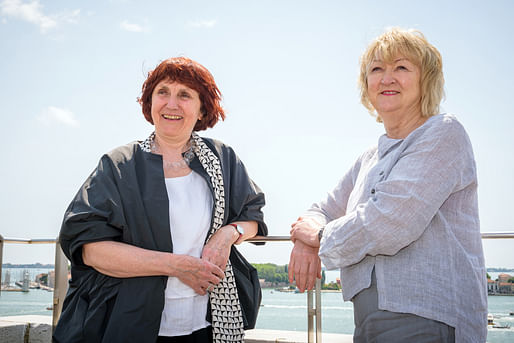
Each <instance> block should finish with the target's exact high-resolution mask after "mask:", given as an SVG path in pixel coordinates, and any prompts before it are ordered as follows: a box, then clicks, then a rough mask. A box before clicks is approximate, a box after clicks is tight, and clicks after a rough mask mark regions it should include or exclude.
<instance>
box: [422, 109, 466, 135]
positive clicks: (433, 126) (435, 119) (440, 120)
mask: <svg viewBox="0 0 514 343" xmlns="http://www.w3.org/2000/svg"><path fill="white" fill-rule="evenodd" d="M426 124H428V125H426V126H427V130H431V131H439V132H441V134H445V133H447V132H448V131H450V132H452V133H459V132H460V133H463V134H465V133H466V130H465V129H464V126H463V125H462V123H461V122H460V121H459V120H458V119H457V116H456V115H455V114H452V113H441V114H437V115H435V116H432V117H430V118H429V119H428V120H427V122H426Z"/></svg>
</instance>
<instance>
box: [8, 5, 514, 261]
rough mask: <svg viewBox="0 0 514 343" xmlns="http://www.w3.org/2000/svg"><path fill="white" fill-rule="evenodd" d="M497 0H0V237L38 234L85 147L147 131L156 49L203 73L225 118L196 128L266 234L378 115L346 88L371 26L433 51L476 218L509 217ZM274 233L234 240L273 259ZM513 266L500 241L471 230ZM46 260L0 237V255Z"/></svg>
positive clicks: (507, 63)
mask: <svg viewBox="0 0 514 343" xmlns="http://www.w3.org/2000/svg"><path fill="white" fill-rule="evenodd" d="M512 13H514V2H512V1H490V2H487V3H485V2H483V1H439V0H436V1H430V2H427V1H423V2H421V1H390V2H387V3H384V2H382V1H380V2H379V1H358V2H357V1H355V2H346V1H316V2H315V1H277V0H274V1H232V2H229V1H216V2H215V1H189V2H185V1H128V0H126V1H122V0H118V1H116V0H112V1H87V2H86V1H76V0H66V1H64V0H60V1H46V0H41V1H32V0H0V61H1V64H0V100H1V106H2V110H1V118H2V125H0V137H2V139H3V141H4V143H3V144H2V152H3V153H2V155H3V163H2V166H3V167H2V168H1V169H0V186H1V190H2V192H1V195H0V208H1V212H0V213H1V215H2V216H1V217H2V227H1V228H0V234H2V235H3V236H5V237H24V238H28V237H30V238H54V237H56V236H57V234H58V231H59V228H60V223H61V220H62V215H63V213H64V210H65V208H66V207H67V205H68V203H69V202H70V200H71V199H72V197H73V196H74V194H75V193H76V191H77V189H78V187H79V186H80V185H81V184H82V182H83V181H84V180H85V178H86V177H87V176H88V175H89V173H90V172H91V171H92V170H93V168H94V167H95V166H96V163H97V161H98V159H99V158H100V156H101V155H102V154H103V153H104V152H107V151H109V150H111V149H112V148H114V147H116V146H119V145H122V144H125V143H127V142H130V141H133V140H136V139H144V138H146V136H147V135H148V134H149V133H150V132H151V131H152V127H151V125H149V124H148V123H147V122H146V121H145V120H144V118H143V116H142V115H141V110H140V107H139V105H138V104H137V103H136V97H137V96H138V95H139V94H140V90H141V84H142V82H143V81H144V79H145V75H146V73H147V72H148V71H149V70H150V69H152V68H153V67H155V65H156V64H157V63H159V62H160V61H162V60H163V59H166V58H168V57H171V56H177V55H183V56H188V57H191V58H193V59H195V60H197V61H199V62H200V63H202V64H203V65H204V66H206V67H207V68H208V69H209V70H210V71H211V72H212V74H213V75H214V77H215V79H216V81H217V83H218V86H219V88H220V89H221V91H222V93H223V96H224V98H223V99H224V106H225V108H226V109H227V119H226V121H225V122H221V123H219V124H218V126H217V127H216V128H215V129H212V130H208V131H206V132H203V133H202V134H203V135H205V136H210V137H215V138H218V139H220V140H223V141H225V142H226V143H228V144H230V145H232V146H233V147H234V148H235V149H236V151H237V152H238V153H239V155H240V157H241V158H242V160H243V161H244V162H245V164H246V166H247V168H248V170H249V171H250V174H251V176H252V177H253V178H254V180H255V181H256V182H257V183H258V184H259V186H260V187H261V188H262V189H263V190H264V191H265V193H266V196H267V203H268V204H267V206H266V208H265V216H266V221H267V223H268V225H269V229H270V234H272V235H286V234H288V232H289V225H290V223H291V222H292V221H293V220H295V219H296V217H297V216H298V215H299V214H300V213H301V212H302V211H303V210H304V209H305V208H307V207H308V206H309V205H310V204H311V203H312V202H314V201H317V200H318V199H319V198H320V197H322V196H323V195H324V194H325V193H326V192H327V191H328V190H330V189H331V188H332V187H333V186H335V184H336V183H337V180H338V179H339V177H341V176H342V174H343V173H344V172H345V171H346V170H347V169H348V168H349V166H350V165H351V163H352V162H353V161H354V160H355V159H356V158H357V156H358V155H359V154H360V153H361V152H362V151H364V149H366V148H368V147H370V146H371V145H374V144H376V142H377V139H378V137H379V135H381V134H382V133H383V128H382V126H381V125H380V124H377V123H376V122H375V121H374V119H373V118H372V117H370V116H369V115H368V114H367V112H366V110H365V109H364V107H363V106H362V105H360V103H359V95H358V90H357V87H356V80H357V72H358V59H359V57H360V54H361V53H362V52H363V50H364V48H365V47H366V46H367V44H368V43H369V42H370V40H371V39H373V38H374V37H375V36H377V35H378V34H380V33H381V32H382V31H383V30H384V29H385V28H386V27H390V26H400V27H403V28H416V29H419V30H421V31H422V32H423V33H424V34H425V35H426V37H427V38H428V40H429V41H430V42H432V43H433V44H434V45H435V46H436V47H437V48H438V49H439V50H440V52H441V54H442V56H443V61H444V72H445V77H446V88H445V89H446V101H444V102H443V104H442V108H443V110H444V111H445V112H451V113H455V114H456V115H457V116H458V118H459V119H460V120H461V121H462V123H463V124H464V125H465V127H466V129H467V131H468V133H469V136H470V138H471V141H472V143H473V146H474V149H475V157H476V161H477V166H478V176H479V184H480V186H479V197H480V199H479V200H480V215H481V223H482V232H487V231H506V230H509V231H514V223H513V212H514V211H513V210H512V205H511V197H512V193H513V191H514V181H513V176H514V154H513V153H512V151H511V150H512V148H513V147H514V138H513V135H512V133H511V131H512V128H513V127H514V116H513V115H514V112H513V110H512V105H511V102H512V97H513V91H514V87H513V86H512V82H513V81H512V80H513V79H514V68H513V67H512V66H511V64H512V62H511V59H512V56H514V51H513V46H514V44H513V43H514V39H513V34H514V22H513V20H512ZM290 247H291V245H290V244H289V243H281V244H268V245H267V246H266V247H249V246H248V245H246V246H245V247H243V250H244V252H245V254H246V255H247V256H248V257H249V259H250V261H252V262H275V263H279V264H284V263H287V261H288V258H289V252H290ZM484 249H485V256H486V265H487V266H491V267H492V266H497V267H501V266H502V267H514V240H507V241H505V240H504V241H484ZM36 261H39V262H42V263H52V262H53V249H52V248H50V247H42V246H23V245H6V246H5V248H4V262H11V263H25V262H27V263H29V262H36Z"/></svg>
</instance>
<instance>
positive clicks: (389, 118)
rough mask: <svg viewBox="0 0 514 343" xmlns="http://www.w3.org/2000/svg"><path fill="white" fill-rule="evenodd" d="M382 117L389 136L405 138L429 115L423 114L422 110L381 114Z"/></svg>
mask: <svg viewBox="0 0 514 343" xmlns="http://www.w3.org/2000/svg"><path fill="white" fill-rule="evenodd" d="M381 118H382V121H383V122H384V128H385V130H386V134H387V137H389V138H393V139H404V138H405V137H407V136H408V135H409V134H410V133H411V132H412V131H414V130H416V129H417V128H418V127H420V126H421V125H423V124H424V123H425V122H426V121H427V119H428V117H424V116H422V115H421V113H420V112H418V113H413V114H410V115H386V116H381Z"/></svg>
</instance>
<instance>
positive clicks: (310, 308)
mask: <svg viewBox="0 0 514 343" xmlns="http://www.w3.org/2000/svg"><path fill="white" fill-rule="evenodd" d="M315 314H316V312H315V310H314V302H313V299H312V290H309V291H307V342H308V343H314V315H315Z"/></svg>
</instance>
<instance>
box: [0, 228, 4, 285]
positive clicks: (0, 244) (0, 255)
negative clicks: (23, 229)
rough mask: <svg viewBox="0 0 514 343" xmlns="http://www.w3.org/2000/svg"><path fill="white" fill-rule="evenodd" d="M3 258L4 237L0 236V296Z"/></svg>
mask: <svg viewBox="0 0 514 343" xmlns="http://www.w3.org/2000/svg"><path fill="white" fill-rule="evenodd" d="M3 257H4V237H2V235H0V294H2V263H3Z"/></svg>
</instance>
